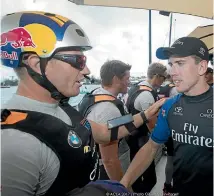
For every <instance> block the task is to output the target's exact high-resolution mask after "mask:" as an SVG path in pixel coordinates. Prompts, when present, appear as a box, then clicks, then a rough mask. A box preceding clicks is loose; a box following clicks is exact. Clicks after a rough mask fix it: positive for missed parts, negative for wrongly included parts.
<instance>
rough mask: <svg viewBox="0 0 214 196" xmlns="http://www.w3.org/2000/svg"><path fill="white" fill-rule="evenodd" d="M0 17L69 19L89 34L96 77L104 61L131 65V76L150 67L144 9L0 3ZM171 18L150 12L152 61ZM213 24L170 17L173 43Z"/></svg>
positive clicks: (40, 0) (45, 1)
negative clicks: (23, 14) (33, 14)
mask: <svg viewBox="0 0 214 196" xmlns="http://www.w3.org/2000/svg"><path fill="white" fill-rule="evenodd" d="M0 7H1V17H2V16H3V15H5V14H8V13H11V12H16V11H22V10H40V11H41V10H42V11H46V12H53V13H57V14H60V15H63V16H65V17H68V18H70V19H71V20H73V21H74V22H76V23H77V24H79V25H80V26H81V27H82V28H83V30H84V31H85V33H86V34H87V35H88V37H89V39H90V41H91V44H92V46H93V49H92V50H90V51H88V52H86V53H85V54H86V56H87V65H88V67H89V68H90V70H91V73H92V74H93V75H95V76H96V77H99V71H100V67H101V66H102V64H103V63H104V62H105V61H106V60H111V59H117V60H121V61H123V62H125V63H129V64H130V65H132V69H131V75H133V76H141V75H146V71H147V67H148V65H149V31H148V30H149V23H148V16H149V12H148V11H147V10H143V9H131V8H113V7H95V6H78V5H75V4H73V3H71V2H69V1H68V0H60V1H59V0H5V1H1V6H0ZM169 23H170V17H166V16H162V15H159V12H158V11H152V62H162V63H164V64H167V62H166V61H159V60H158V59H157V58H156V56H155V51H156V49H157V48H158V47H162V46H168V43H169V41H168V39H169ZM208 24H213V21H212V20H209V19H204V18H199V17H195V16H188V15H183V14H173V25H172V43H173V42H174V41H175V40H176V39H178V38H179V37H183V36H187V35H188V34H189V33H191V32H192V31H193V30H194V29H195V28H196V27H197V26H203V25H208ZM0 71H1V77H2V78H5V77H8V76H14V75H15V74H14V73H13V71H12V70H11V69H10V68H5V67H3V66H0Z"/></svg>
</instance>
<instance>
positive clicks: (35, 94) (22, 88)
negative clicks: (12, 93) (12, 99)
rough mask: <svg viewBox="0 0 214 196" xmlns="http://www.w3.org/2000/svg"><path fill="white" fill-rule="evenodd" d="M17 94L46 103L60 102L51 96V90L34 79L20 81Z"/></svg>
mask: <svg viewBox="0 0 214 196" xmlns="http://www.w3.org/2000/svg"><path fill="white" fill-rule="evenodd" d="M16 94H18V95H21V96H24V97H27V98H30V99H33V100H37V101H40V102H44V103H58V102H57V101H56V100H55V99H53V98H52V97H51V94H50V92H49V91H47V90H46V89H44V88H43V87H41V86H40V85H38V84H37V83H36V82H34V81H33V80H32V79H28V80H27V81H20V82H19V86H18V89H17V92H16Z"/></svg>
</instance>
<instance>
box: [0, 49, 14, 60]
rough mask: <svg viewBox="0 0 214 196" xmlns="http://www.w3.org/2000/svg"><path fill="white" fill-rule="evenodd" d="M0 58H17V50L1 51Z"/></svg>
mask: <svg viewBox="0 0 214 196" xmlns="http://www.w3.org/2000/svg"><path fill="white" fill-rule="evenodd" d="M0 58H1V59H10V60H18V55H17V52H14V51H13V52H12V53H11V54H9V53H8V52H7V51H1V53H0Z"/></svg>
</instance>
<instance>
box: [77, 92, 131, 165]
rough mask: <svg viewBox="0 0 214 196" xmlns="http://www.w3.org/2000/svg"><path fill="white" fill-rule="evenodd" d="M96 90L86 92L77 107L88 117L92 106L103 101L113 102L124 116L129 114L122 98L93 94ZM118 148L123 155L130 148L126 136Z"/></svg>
mask: <svg viewBox="0 0 214 196" xmlns="http://www.w3.org/2000/svg"><path fill="white" fill-rule="evenodd" d="M95 90H96V89H95ZM95 90H93V91H91V92H90V93H87V94H85V96H84V97H83V98H82V100H81V102H80V103H79V104H78V106H77V109H78V111H79V112H80V113H81V115H82V116H84V117H85V118H87V116H88V114H89V113H90V112H91V108H92V106H94V105H96V104H98V103H102V102H110V103H113V104H114V105H115V106H116V107H117V108H118V109H119V111H120V113H121V115H122V116H124V115H125V114H127V112H126V111H125V108H124V106H125V105H124V103H123V102H122V101H121V100H119V99H118V98H116V97H114V96H112V95H109V94H93V92H94V91H95ZM103 112H105V111H103ZM118 148H119V155H122V154H124V153H125V152H127V150H128V149H129V148H128V145H127V142H126V141H125V138H122V139H120V140H119V141H118ZM100 156H101V155H100ZM102 164H103V163H102V160H101V159H100V165H102Z"/></svg>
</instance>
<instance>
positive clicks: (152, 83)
mask: <svg viewBox="0 0 214 196" xmlns="http://www.w3.org/2000/svg"><path fill="white" fill-rule="evenodd" d="M147 82H148V83H149V84H150V85H151V86H152V87H154V86H155V84H154V82H155V81H154V80H153V79H148V80H147Z"/></svg>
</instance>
